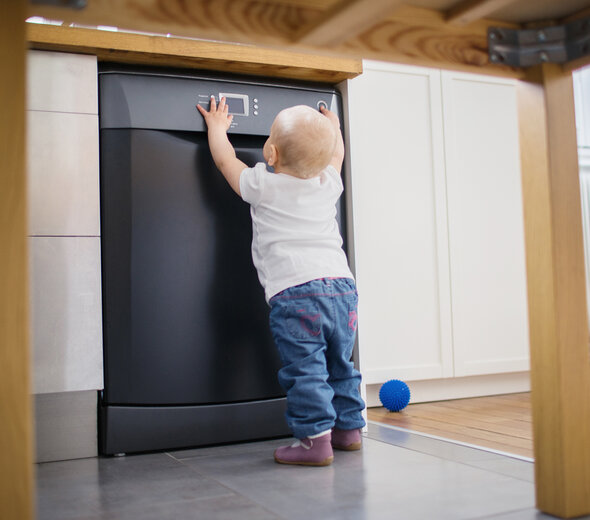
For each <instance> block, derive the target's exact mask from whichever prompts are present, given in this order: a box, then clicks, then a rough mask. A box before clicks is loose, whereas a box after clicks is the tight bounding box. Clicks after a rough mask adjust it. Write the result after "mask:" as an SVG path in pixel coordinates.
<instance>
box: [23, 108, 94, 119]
mask: <svg viewBox="0 0 590 520" xmlns="http://www.w3.org/2000/svg"><path fill="white" fill-rule="evenodd" d="M27 112H43V113H46V114H71V115H80V116H95V117H98V110H97V111H96V112H73V111H71V110H50V109H40V108H27Z"/></svg>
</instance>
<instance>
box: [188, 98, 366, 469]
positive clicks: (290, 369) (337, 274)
mask: <svg viewBox="0 0 590 520" xmlns="http://www.w3.org/2000/svg"><path fill="white" fill-rule="evenodd" d="M197 109H198V110H199V112H200V113H201V114H202V115H203V117H204V118H205V122H206V124H207V128H208V139H209V146H210V148H211V155H212V156H213V160H214V161H215V164H216V166H217V168H218V169H219V170H220V171H221V173H222V174H223V176H224V177H225V179H226V180H227V182H228V183H229V185H230V186H231V187H232V188H233V189H234V191H235V192H236V193H237V194H238V195H240V196H241V197H242V199H243V200H245V201H246V202H248V203H249V204H250V206H251V215H252V227H253V240H252V258H253V261H254V265H255V266H256V269H257V271H258V277H259V279H260V283H261V284H262V286H263V287H264V290H265V295H266V299H267V302H268V303H269V305H270V307H271V311H270V327H271V331H272V334H273V338H274V341H275V343H276V346H277V348H278V351H279V355H280V358H281V361H282V365H283V366H282V368H281V369H280V370H279V382H280V384H281V386H282V387H283V388H284V390H285V392H286V393H287V413H286V417H287V423H288V425H289V427H290V428H291V430H292V432H293V435H294V437H295V438H296V439H298V441H297V442H296V443H295V444H293V445H292V446H284V447H281V448H278V449H277V450H276V451H275V454H274V457H275V460H276V461H277V462H279V463H282V464H303V465H312V466H326V465H328V464H330V463H331V462H332V460H333V459H334V456H333V451H332V449H333V448H336V449H342V450H358V449H360V447H361V435H360V429H361V428H362V427H363V426H364V425H365V421H364V420H363V417H362V415H361V412H362V410H363V409H364V402H363V400H362V399H361V397H360V394H359V384H360V380H361V375H360V373H359V372H358V371H357V370H356V369H355V368H354V366H353V364H352V362H351V356H352V349H353V345H354V340H355V335H356V324H357V313H356V310H357V292H356V287H355V283H354V280H353V276H352V273H351V271H350V269H349V267H348V262H347V259H346V255H345V253H344V251H343V250H342V247H341V246H342V238H341V236H340V231H339V229H338V224H337V222H336V202H337V201H338V199H339V197H340V195H341V193H342V191H343V185H342V179H341V178H340V169H341V167H342V161H343V159H344V142H343V140H342V134H341V133H340V122H339V120H338V117H337V116H336V114H334V113H333V112H331V111H329V110H327V109H325V108H322V111H321V113H320V112H318V111H316V110H314V109H312V108H310V107H307V106H294V107H291V108H287V109H285V110H283V111H281V112H280V113H279V114H278V115H277V117H276V119H275V120H274V122H273V124H272V127H271V131H270V136H269V138H268V140H267V141H266V143H265V144H264V148H263V156H264V159H265V161H266V162H267V164H268V165H269V166H272V167H273V168H274V173H272V172H270V171H268V170H267V169H266V166H265V164H264V163H258V164H256V165H255V166H254V167H252V168H249V167H248V166H247V165H246V164H244V163H243V162H242V161H240V160H239V159H238V158H237V157H236V154H235V151H234V149H233V147H232V145H231V143H230V142H229V140H228V137H227V130H228V128H229V127H230V124H231V121H232V118H233V116H232V115H229V114H228V106H227V104H226V100H225V98H221V100H220V101H219V104H217V103H216V100H215V99H214V98H211V105H210V108H209V111H207V110H206V109H204V108H203V107H201V106H200V105H197Z"/></svg>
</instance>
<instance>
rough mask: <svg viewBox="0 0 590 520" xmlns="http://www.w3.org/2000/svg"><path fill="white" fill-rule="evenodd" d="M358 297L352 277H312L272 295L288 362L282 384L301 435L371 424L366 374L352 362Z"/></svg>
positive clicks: (274, 325) (276, 331)
mask: <svg viewBox="0 0 590 520" xmlns="http://www.w3.org/2000/svg"><path fill="white" fill-rule="evenodd" d="M357 300H358V296H357V292H356V286H355V284H354V281H353V280H350V279H348V278H323V279H320V280H312V281H311V282H308V283H304V284H302V285H297V286H295V287H290V288H289V289H286V290H284V291H282V292H280V293H279V294H277V295H275V296H273V297H272V298H271V299H270V302H269V303H270V306H271V311H270V328H271V331H272V334H273V337H274V341H275V343H276V346H277V348H278V350H279V355H280V357H281V361H282V363H283V367H282V368H281V370H279V383H280V384H281V386H282V387H283V389H284V390H285V392H286V393H287V414H286V417H287V423H288V425H289V427H290V428H291V430H292V431H293V435H294V436H295V437H296V438H298V439H303V438H305V437H309V436H310V435H315V434H317V433H321V432H323V431H326V430H329V429H331V428H332V427H334V426H335V427H336V428H340V429H342V430H353V429H356V428H362V427H363V426H364V425H365V421H364V419H363V417H362V415H361V412H362V410H363V409H364V408H365V403H364V402H363V400H362V399H361V396H360V393H359V385H360V382H361V374H360V372H359V371H358V370H356V369H355V368H354V365H353V363H352V361H351V357H352V349H353V346H354V340H355V336H356V322H357Z"/></svg>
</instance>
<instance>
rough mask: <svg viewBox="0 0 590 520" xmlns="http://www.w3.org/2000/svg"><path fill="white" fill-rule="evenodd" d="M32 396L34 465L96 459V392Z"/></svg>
mask: <svg viewBox="0 0 590 520" xmlns="http://www.w3.org/2000/svg"><path fill="white" fill-rule="evenodd" d="M33 397H34V406H35V433H36V457H35V461H36V462H51V461H56V460H69V459H82V458H86V457H96V456H97V454H98V442H97V438H98V436H97V392H96V390H88V391H82V392H60V393H51V394H35V395H34V396H33Z"/></svg>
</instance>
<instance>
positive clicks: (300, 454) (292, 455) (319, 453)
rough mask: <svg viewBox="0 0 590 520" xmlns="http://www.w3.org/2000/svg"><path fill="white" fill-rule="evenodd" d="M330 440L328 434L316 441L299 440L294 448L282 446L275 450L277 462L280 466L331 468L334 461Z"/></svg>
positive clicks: (317, 438) (308, 439) (316, 438)
mask: <svg viewBox="0 0 590 520" xmlns="http://www.w3.org/2000/svg"><path fill="white" fill-rule="evenodd" d="M330 439H331V435H330V433H326V435H322V436H321V437H315V438H314V439H310V438H306V439H301V440H298V441H297V442H296V443H295V444H293V445H292V446H281V447H280V448H277V449H276V450H275V461H277V462H278V463H279V464H300V465H303V466H329V465H330V464H332V461H333V460H334V453H333V452H332V445H331V444H330Z"/></svg>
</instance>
